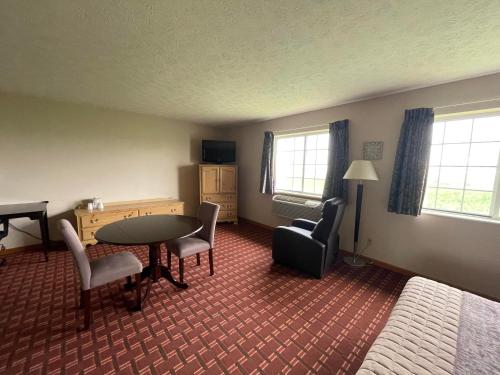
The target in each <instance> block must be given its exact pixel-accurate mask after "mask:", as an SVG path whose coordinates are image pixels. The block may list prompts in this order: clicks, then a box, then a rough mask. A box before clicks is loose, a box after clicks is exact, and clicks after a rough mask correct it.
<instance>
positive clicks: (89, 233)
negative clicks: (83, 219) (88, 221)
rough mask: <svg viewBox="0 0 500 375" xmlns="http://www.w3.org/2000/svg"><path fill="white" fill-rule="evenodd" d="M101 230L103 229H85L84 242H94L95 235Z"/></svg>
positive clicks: (83, 233) (83, 231)
mask: <svg viewBox="0 0 500 375" xmlns="http://www.w3.org/2000/svg"><path fill="white" fill-rule="evenodd" d="M100 228H101V227H93V228H89V229H83V230H82V240H83V241H88V240H93V239H94V238H95V233H96V232H97V231H98V230H99V229H100Z"/></svg>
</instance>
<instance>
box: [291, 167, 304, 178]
mask: <svg viewBox="0 0 500 375" xmlns="http://www.w3.org/2000/svg"><path fill="white" fill-rule="evenodd" d="M302 169H303V167H302V164H299V165H294V166H293V176H294V177H302Z"/></svg>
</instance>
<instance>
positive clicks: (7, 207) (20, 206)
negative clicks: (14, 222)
mask: <svg viewBox="0 0 500 375" xmlns="http://www.w3.org/2000/svg"><path fill="white" fill-rule="evenodd" d="M48 203H49V202H48V201H44V202H34V203H16V204H2V205H0V216H8V215H17V214H23V213H27V212H41V211H46V210H47V204H48Z"/></svg>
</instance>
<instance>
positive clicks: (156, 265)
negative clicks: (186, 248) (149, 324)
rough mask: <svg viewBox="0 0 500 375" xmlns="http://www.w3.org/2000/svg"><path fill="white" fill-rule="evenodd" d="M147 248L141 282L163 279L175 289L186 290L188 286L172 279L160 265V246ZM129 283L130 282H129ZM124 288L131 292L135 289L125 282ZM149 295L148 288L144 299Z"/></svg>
mask: <svg viewBox="0 0 500 375" xmlns="http://www.w3.org/2000/svg"><path fill="white" fill-rule="evenodd" d="M148 246H149V265H148V266H146V267H144V268H143V270H142V272H141V280H144V279H146V278H149V279H150V281H151V282H153V283H156V282H158V280H159V279H160V278H161V277H163V278H164V279H167V281H169V282H170V283H171V284H173V285H175V286H176V287H177V288H181V289H187V288H188V284H186V283H181V282H179V281H177V280H175V279H174V277H173V276H172V274H171V273H170V270H169V269H168V268H167V267H165V266H164V265H162V264H161V250H160V244H150V245H148ZM129 281H131V280H129ZM151 282H149V283H148V286H149V285H151ZM125 288H126V289H127V290H132V289H134V288H135V283H132V282H127V283H126V284H125ZM148 294H149V287H148V290H147V291H146V294H145V297H144V299H145V298H146V296H147V295H148Z"/></svg>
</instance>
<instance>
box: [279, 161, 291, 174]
mask: <svg viewBox="0 0 500 375" xmlns="http://www.w3.org/2000/svg"><path fill="white" fill-rule="evenodd" d="M279 175H280V176H283V177H292V176H293V165H292V164H282V165H280V168H279Z"/></svg>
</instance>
